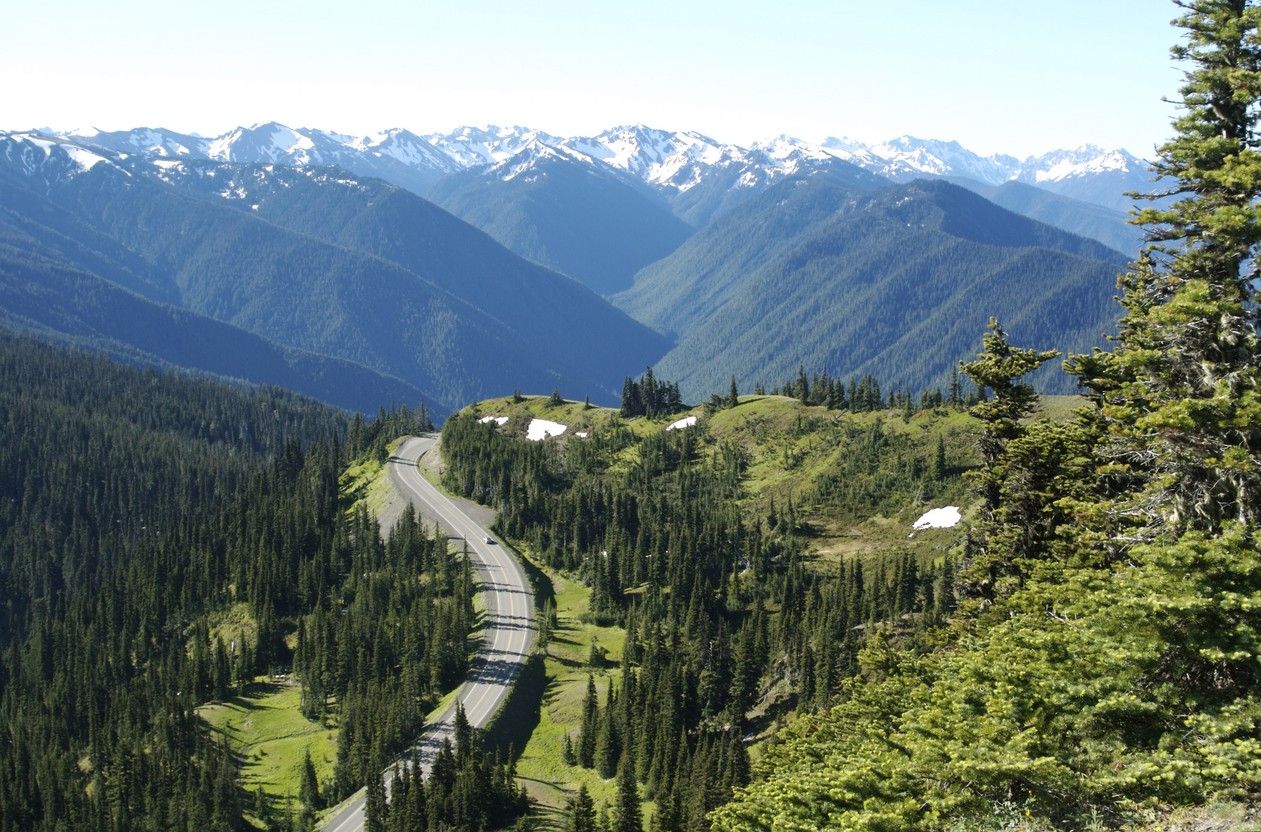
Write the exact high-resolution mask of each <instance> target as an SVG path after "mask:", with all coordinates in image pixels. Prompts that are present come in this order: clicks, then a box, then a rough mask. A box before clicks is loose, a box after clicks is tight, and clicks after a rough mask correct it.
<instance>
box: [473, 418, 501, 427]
mask: <svg viewBox="0 0 1261 832" xmlns="http://www.w3.org/2000/svg"><path fill="white" fill-rule="evenodd" d="M477 421H478V422H480V423H481V424H483V425H488V424H490V423H491V422H494V423H495V424H496V425H499V426H500V427H503V426H504V425H506V424H508V417H507V416H483V417H482V418H480V419H478V420H477Z"/></svg>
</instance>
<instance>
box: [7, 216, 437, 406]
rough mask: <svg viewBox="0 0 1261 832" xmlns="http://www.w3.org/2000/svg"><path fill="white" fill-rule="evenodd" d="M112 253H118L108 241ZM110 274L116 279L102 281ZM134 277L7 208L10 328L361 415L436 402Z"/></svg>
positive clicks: (401, 384) (400, 383)
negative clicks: (146, 290)
mask: <svg viewBox="0 0 1261 832" xmlns="http://www.w3.org/2000/svg"><path fill="white" fill-rule="evenodd" d="M103 248H105V250H106V251H108V250H109V246H108V245H106V246H104V247H103ZM123 256H124V257H126V255H125V254H124V255H123ZM89 269H96V270H98V271H95V272H94V271H89ZM102 273H103V274H107V275H110V276H111V277H115V278H116V281H111V280H107V279H105V278H103V277H100V276H99V274H102ZM143 274H145V272H143V271H142V272H141V275H143ZM134 276H135V273H134V272H133V273H130V274H128V273H127V272H126V266H125V265H121V264H119V263H118V262H117V261H114V260H111V259H110V258H109V257H108V255H106V254H103V253H102V251H101V250H99V249H93V248H89V247H85V246H82V245H80V244H79V243H77V242H76V241H75V240H74V238H73V237H66V236H62V235H61V234H60V233H59V232H58V231H57V230H56V229H55V228H53V227H50V226H45V225H40V224H38V223H36V222H34V221H33V218H31V217H29V216H25V217H24V216H20V215H18V214H16V213H15V212H13V211H12V210H10V209H8V208H0V321H3V324H4V326H5V327H7V328H9V329H13V330H17V331H25V332H29V333H32V334H38V335H40V336H42V337H44V338H47V339H50V340H54V341H66V342H69V343H76V344H80V345H82V346H84V347H87V348H91V349H94V350H99V351H103V352H107V353H110V354H112V355H115V356H117V357H121V358H124V359H127V360H130V361H134V362H137V363H148V364H167V365H171V366H174V367H182V368H186V369H191V370H198V371H201V372H204V373H209V374H213V375H219V376H224V377H228V378H235V379H242V380H245V381H249V382H253V383H257V384H272V385H277V386H280V387H285V388H288V389H290V390H294V391H296V392H299V393H304V394H306V395H309V396H314V397H315V398H318V399H321V400H322V401H325V402H328V403H330V404H333V405H337V406H339V407H344V408H347V409H351V410H358V411H361V412H368V411H373V412H375V411H376V409H377V408H378V407H380V406H381V405H383V404H393V403H411V404H420V403H422V402H424V403H427V404H429V405H430V407H432V406H433V405H432V402H431V401H430V400H428V399H427V398H426V397H425V396H424V394H422V393H421V392H420V391H419V390H417V389H416V388H415V387H413V386H411V385H409V384H407V383H406V382H404V381H402V380H401V379H397V378H391V377H389V376H386V375H383V374H381V373H376V372H373V371H371V370H369V369H367V368H366V367H362V366H359V365H356V364H352V363H351V362H349V361H342V360H339V359H336V358H328V357H325V356H321V355H316V354H314V353H307V352H302V351H299V350H294V349H286V348H283V347H280V346H278V345H276V344H274V343H272V342H270V341H267V340H266V339H263V338H260V337H259V336H257V335H254V334H253V333H250V332H246V331H244V330H242V329H238V328H237V327H234V326H231V325H228V324H224V323H220V322H218V321H215V320H213V319H211V318H207V317H204V316H201V315H197V314H195V313H192V312H188V311H185V310H182V309H179V308H177V307H174V306H169V305H166V304H163V303H158V302H154V301H152V300H149V299H147V298H145V297H143V296H141V295H138V294H136V293H134V292H132V291H129V290H128V289H125V288H123V286H122V285H121V284H122V283H124V282H126V281H128V279H129V278H132V277H134Z"/></svg>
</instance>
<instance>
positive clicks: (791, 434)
mask: <svg viewBox="0 0 1261 832" xmlns="http://www.w3.org/2000/svg"><path fill="white" fill-rule="evenodd" d="M1073 401H1075V400H1074V399H1072V398H1071V397H1049V398H1048V401H1047V404H1048V406H1049V407H1052V408H1054V409H1055V412H1056V413H1057V414H1058V413H1060V412H1061V411H1063V412H1066V411H1067V403H1071V402H1073ZM465 412H468V413H473V414H475V415H477V416H478V417H479V418H485V417H505V416H506V417H508V422H507V423H506V424H504V425H503V426H502V427H501V428H500V430H501V431H505V432H508V433H511V434H515V435H518V436H522V437H524V436H525V433H526V431H527V429H528V426H529V422H530V420H531V419H534V418H539V419H546V420H548V421H552V422H557V423H559V424H563V425H566V426H567V430H566V432H565V433H564V434H562V435H561V436H560V437H558V438H556V439H550V440H547V441H550V442H556V443H558V444H560V445H562V446H566V445H570V444H572V443H575V442H583V441H587V440H584V439H582V438H579V437H578V436H577V434H578V433H582V432H585V433H588V434H589V437H588V439H594V438H599V437H604V438H608V437H611V436H615V435H621V436H622V437H623V438H622V439H621V440H620V441H617V442H614V443H612V447H611V448H610V449H608V450H605V451H602V452H601V453H602V454H603V455H604V457H605V458H604V464H605V465H607V466H608V469H609V471H610V472H612V473H614V474H618V473H625V472H627V471H629V470H630V469H631V468H633V467H634V466H635V465H636V464H637V463H638V462H639V449H638V446H637V442H638V441H639V440H641V439H643V438H646V437H649V436H654V435H657V434H660V433H662V432H663V431H665V430H666V429H667V428H668V427H669V426H670V425H671V424H672V423H674V422H676V421H678V420H681V419H684V418H686V417H688V416H695V417H697V425H696V427H695V428H692V430H695V431H696V432H697V435H698V437H699V439H698V442H699V445H700V451H699V453H700V454H702V455H709V454H713V453H717V452H718V451H719V449H720V448H723V447H725V446H731V447H736V448H739V449H740V452H741V454H742V455H743V460H744V463H743V464H744V475H743V477H742V479H741V500H740V501H741V504H742V505H743V506H744V509H745V511H746V512H747V514H748V515H749V516H750V517H752V516H756V515H765V514H766V513H767V512H768V511H770V510H772V509H776V508H778V509H783V508H785V507H786V506H788V505H789V504H790V503H791V504H792V505H793V507H794V509H795V510H796V511H797V512H799V519H800V521H801V530H802V532H803V534H805V535H806V537H807V540H808V550H809V552H810V553H811V554H812V555H814V556H816V557H817V558H818V559H819V560H820V561H821V562H827V561H834V560H836V559H838V558H841V557H844V556H846V555H852V554H858V553H864V552H872V551H876V550H878V549H881V548H887V547H888V546H889V545H894V544H896V545H901V546H907V547H910V548H913V549H915V550H917V551H922V552H923V553H924V554H926V555H927V554H929V553H931V552H939V551H940V549H941V546H942V545H943V542H944V541H946V540H954V539H956V538H957V536H958V534H957V532H954V531H946V530H941V531H939V530H928V531H926V532H922V533H918V534H916V535H915V536H914V537H908V535H909V534H910V532H911V529H910V526H911V524H912V523H914V521H915V520H916V519H917V518H918V517H919V516H920V515H921V514H922V513H923V512H924V511H927V510H928V509H931V508H936V507H939V506H943V505H959V506H961V507H964V508H966V507H967V506H969V505H970V504H971V502H972V499H973V498H972V497H971V496H970V494H969V493H968V490H967V487H966V485H965V484H964V482H963V480H962V478H961V477H960V476H959V475H960V474H962V472H963V471H964V470H966V469H968V468H970V467H972V466H974V465H975V464H976V463H977V457H976V453H975V450H974V447H973V445H974V440H975V428H976V424H977V423H976V421H975V420H974V419H972V417H970V416H968V415H967V414H966V413H963V412H960V411H956V410H952V409H949V408H939V409H935V410H928V411H921V412H917V413H914V414H912V415H911V416H910V417H909V418H905V417H904V416H903V414H902V413H901V412H898V411H892V410H886V411H875V412H870V413H849V412H845V411H835V410H828V409H827V408H825V407H822V406H818V405H804V404H802V403H801V402H799V401H797V400H796V399H791V398H787V397H784V396H756V395H749V396H742V397H740V403H739V405H738V406H736V407H734V408H726V409H723V410H718V411H716V412H712V413H711V412H708V411H707V408H706V407H705V406H697V407H694V408H691V409H690V410H687V411H684V412H681V413H676V414H673V415H670V416H667V417H661V418H658V419H649V418H646V417H635V418H631V419H626V418H623V417H621V416H620V415H619V414H618V412H617V411H616V410H613V409H611V408H599V407H590V408H588V407H586V406H585V405H584V403H582V402H574V401H565V402H563V403H562V404H559V405H554V404H552V403H551V402H550V401H549V399H548V398H547V397H544V396H529V397H523V398H522V399H521V401H514V398H513V397H512V396H507V397H503V398H496V399H488V400H486V401H482V402H479V403H477V404H475V405H472V406H470V407H469V408H466V410H465ZM876 436H879V437H880V439H879V442H878V447H877V446H875V445H873V437H876ZM938 440H940V441H941V443H942V444H943V445H944V448H945V457H946V461H947V465H948V471H947V477H946V479H945V480H944V481H943V483H942V485H941V487H940V488H936V489H931V490H924V489H922V488H919V487H918V486H916V485H913V484H911V483H908V482H902V481H900V480H899V467H900V466H901V465H903V464H904V463H907V461H913V460H917V459H918V460H927V459H929V457H931V456H932V455H934V454H935V452H936V447H937V444H938ZM860 449H866V450H867V451H870V453H868V454H866V455H863V454H860V453H859V450H860ZM841 472H843V473H844V475H845V476H846V477H848V478H849V482H850V484H851V485H852V484H854V483H864V484H865V485H866V486H868V487H867V488H866V489H865V490H864V491H862V493H861V494H851V495H848V496H845V495H838V494H836V493H834V492H835V491H836V488H835V482H834V480H835V478H836V476H837V474H838V473H841ZM965 515H966V512H965Z"/></svg>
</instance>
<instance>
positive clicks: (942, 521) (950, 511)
mask: <svg viewBox="0 0 1261 832" xmlns="http://www.w3.org/2000/svg"><path fill="white" fill-rule="evenodd" d="M962 519H963V516H962V515H961V514H959V507H958V506H943V507H942V508H935V509H932V510H931V511H926V512H924V514H923V515H922V516H921V517H920V518H919V519H918V520H916V521H915V522H914V523H913V524H912V525H911V528H913V529H915V530H917V531H918V530H919V529H953V528H954V527H955V526H957V525H959V521H960V520H962Z"/></svg>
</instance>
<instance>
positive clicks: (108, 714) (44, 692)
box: [0, 337, 473, 832]
mask: <svg viewBox="0 0 1261 832" xmlns="http://www.w3.org/2000/svg"><path fill="white" fill-rule="evenodd" d="M431 428H432V426H431V425H430V424H429V423H428V418H427V417H426V416H425V414H424V412H423V410H421V411H410V410H404V409H399V410H394V411H390V412H382V413H380V414H379V416H378V418H377V419H376V420H375V421H373V422H370V423H369V422H365V421H364V420H362V419H360V418H358V417H356V418H355V419H354V420H351V421H348V420H347V418H346V416H345V415H344V414H342V413H340V412H338V411H334V410H331V409H329V408H327V407H325V406H323V405H319V404H317V403H314V402H311V401H309V400H305V399H302V398H300V397H297V396H293V395H292V394H288V393H284V392H281V391H275V390H266V389H247V388H234V387H229V386H225V385H223V384H219V383H214V382H210V381H202V380H196V379H190V378H186V377H181V376H177V375H172V374H170V373H164V372H157V371H152V370H143V369H136V368H132V367H126V366H122V365H117V364H114V363H111V362H110V361H108V360H106V359H103V358H99V357H92V356H89V355H85V354H81V353H77V352H73V351H67V350H62V349H57V348H52V347H48V346H44V345H41V344H38V343H36V342H33V341H29V340H24V339H16V338H10V337H5V338H3V339H0V433H3V435H4V437H5V441H4V442H3V443H0V659H2V661H0V713H3V715H4V718H3V725H4V727H3V729H0V829H3V830H6V832H7V830H15V831H16V830H24V831H25V830H39V829H66V830H72V829H92V830H111V829H120V830H121V829H128V830H132V829H140V830H144V829H154V830H157V829H163V830H166V829H189V830H199V832H204V830H208V829H209V830H228V829H237V828H241V825H242V818H241V812H242V808H243V806H244V803H245V802H244V801H243V800H242V795H241V793H240V790H239V788H238V785H237V780H236V778H237V770H236V761H235V759H234V754H233V749H231V748H229V747H227V746H225V745H224V744H223V742H222V741H221V740H219V739H218V738H216V737H214V736H212V735H211V734H210V733H209V732H208V730H207V728H206V726H205V724H204V723H203V722H202V721H201V720H200V719H199V717H198V716H197V714H196V711H195V709H196V708H197V706H199V705H201V704H203V703H205V702H208V701H215V700H223V699H226V698H228V697H230V696H232V695H234V694H236V693H238V692H240V691H242V690H243V689H244V687H245V686H246V685H247V684H248V683H249V682H250V680H251V679H252V678H253V677H254V676H255V675H257V674H260V673H266V672H269V671H282V670H287V669H289V668H290V667H291V666H294V667H296V669H297V675H298V678H299V680H300V684H301V686H302V692H303V705H304V708H305V709H306V711H307V713H308V715H310V716H312V717H319V718H328V719H332V720H339V721H340V722H341V724H342V731H341V732H340V745H339V755H338V765H337V777H336V778H335V781H334V783H332V784H331V786H332V789H331V791H329V789H328V786H329V784H319V783H306V785H305V788H304V791H305V793H306V794H307V798H308V799H310V800H312V801H316V800H319V801H320V802H322V801H323V800H325V799H329V800H336V799H339V798H340V796H342V795H343V794H344V793H345V792H347V791H348V790H351V789H353V788H354V787H357V786H358V785H359V784H360V783H362V782H363V779H364V776H365V762H364V761H365V760H367V759H372V757H373V755H379V756H383V757H388V755H390V754H392V753H394V752H396V751H398V750H399V749H401V748H403V747H404V746H405V745H406V743H408V742H409V741H411V740H412V739H413V738H414V735H415V732H416V730H417V728H418V727H419V725H420V724H421V719H422V715H423V714H424V713H425V710H426V709H427V707H428V706H430V705H431V704H433V703H434V702H435V701H436V700H437V698H438V697H439V696H440V695H441V694H442V693H443V692H444V691H446V690H448V689H450V687H452V686H453V685H454V684H455V683H456V682H458V681H459V679H460V678H461V677H462V675H463V672H464V669H465V663H466V661H467V654H468V648H467V638H468V633H469V631H470V629H471V626H472V621H473V614H472V606H471V597H472V592H473V586H472V580H471V578H470V576H469V573H468V570H467V566H466V565H461V562H460V561H459V560H458V559H455V558H451V557H447V556H445V553H446V544H445V542H443V541H437V540H435V539H434V538H433V537H432V536H431V535H429V534H427V533H426V530H425V529H424V528H423V527H422V525H421V524H420V523H419V521H418V520H417V518H416V517H415V516H414V515H412V514H410V513H408V514H406V515H405V516H404V517H403V518H402V520H401V521H400V522H399V525H398V527H397V528H396V529H395V531H394V534H393V535H392V536H391V537H390V539H389V540H388V542H386V541H382V539H381V537H380V535H379V531H378V528H377V525H376V523H375V522H374V521H372V520H371V519H370V518H369V517H368V516H367V515H366V514H365V513H364V512H362V511H359V512H350V513H348V512H347V506H346V501H345V498H344V497H343V496H342V495H341V493H340V490H339V476H340V475H341V473H342V471H343V469H344V468H345V467H346V465H347V462H348V461H349V460H350V459H352V458H371V457H372V456H373V455H376V456H377V457H383V456H384V453H385V446H386V442H387V441H388V439H390V438H393V437H395V436H397V435H399V434H400V433H406V432H416V431H420V430H426V429H431ZM233 606H236V607H240V608H242V609H243V610H245V611H246V615H245V618H246V620H247V621H248V626H239V627H236V629H225V625H224V622H225V620H226V612H227V610H228V609H229V608H230V607H233ZM290 645H295V646H296V652H295V651H293V650H291V647H290ZM310 775H311V776H310V777H309V778H306V779H308V780H313V779H314V772H313V771H312V772H311V773H310ZM321 792H324V794H321ZM317 796H318V797H317ZM252 808H254V807H252ZM261 808H263V809H267V808H268V807H266V806H265V805H264V806H263V807H261ZM308 808H310V807H308ZM267 813H268V814H271V813H270V812H267Z"/></svg>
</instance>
